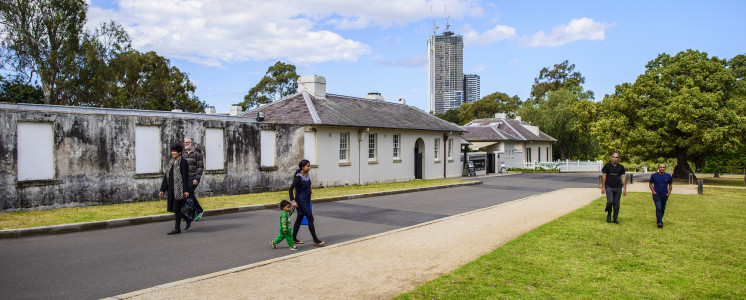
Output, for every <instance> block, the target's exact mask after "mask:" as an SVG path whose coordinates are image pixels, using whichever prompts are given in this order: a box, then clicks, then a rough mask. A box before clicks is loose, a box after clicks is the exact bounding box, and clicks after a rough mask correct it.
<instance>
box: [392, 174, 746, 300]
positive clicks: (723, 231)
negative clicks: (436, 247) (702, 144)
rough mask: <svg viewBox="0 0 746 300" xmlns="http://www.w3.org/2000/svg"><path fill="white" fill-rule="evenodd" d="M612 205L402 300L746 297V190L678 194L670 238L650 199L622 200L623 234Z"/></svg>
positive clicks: (591, 208)
mask: <svg viewBox="0 0 746 300" xmlns="http://www.w3.org/2000/svg"><path fill="white" fill-rule="evenodd" d="M605 201H606V200H605V199H599V200H596V201H594V202H593V203H591V204H590V205H588V206H586V207H584V208H581V209H579V210H577V211H575V212H573V213H571V214H568V215H566V216H563V217H561V218H559V219H557V220H555V221H552V222H550V223H547V224H545V225H543V226H541V227H539V228H537V229H535V230H533V231H531V232H528V233H526V234H524V235H522V236H520V237H518V238H516V239H515V240H513V241H510V242H508V243H506V244H505V245H503V246H502V247H500V248H498V249H496V250H494V251H493V252H491V253H489V254H487V255H485V256H482V257H481V258H479V259H477V260H475V261H473V262H471V263H469V264H467V265H464V266H462V267H461V268H459V269H457V270H455V271H453V272H451V273H449V274H446V275H444V276H441V277H439V278H437V279H434V280H432V281H429V282H427V283H425V284H423V285H421V286H419V287H418V288H416V289H415V290H413V291H410V292H408V293H404V294H402V295H400V296H398V297H397V299H503V298H519V299H525V298H530V299H567V298H573V299H574V298H588V299H609V298H624V299H686V298H691V299H713V298H719V299H722V298H727V299H744V298H746V235H745V234H744V233H743V232H744V231H743V228H744V227H746V218H744V217H743V216H744V214H745V213H746V205H744V204H746V191H744V190H733V189H718V188H711V189H708V192H707V193H706V194H705V195H673V196H672V197H671V198H670V199H669V201H668V205H667V207H666V216H665V217H664V220H663V221H664V223H665V224H666V225H665V226H664V228H663V229H658V228H657V227H656V226H655V207H654V205H653V203H652V201H651V196H650V194H649V193H630V194H628V196H627V197H623V198H622V206H621V214H620V218H619V219H620V221H621V222H622V224H621V225H616V224H607V223H606V222H605V220H604V219H605V213H604V212H603V208H604V206H605ZM485 238H488V237H485Z"/></svg>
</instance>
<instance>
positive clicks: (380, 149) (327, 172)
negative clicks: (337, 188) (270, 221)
mask: <svg viewBox="0 0 746 300" xmlns="http://www.w3.org/2000/svg"><path fill="white" fill-rule="evenodd" d="M314 128H316V130H317V132H316V147H317V151H316V159H317V161H318V168H315V169H314V170H312V172H313V173H315V181H318V182H319V183H320V184H323V185H344V184H359V183H361V182H362V183H363V184H365V183H375V182H394V181H411V180H414V147H415V142H416V141H417V139H418V138H422V140H423V141H424V144H425V147H424V149H422V151H423V153H424V163H423V174H422V175H423V178H424V179H433V178H443V165H444V164H445V165H446V172H447V177H460V176H461V172H462V165H461V164H462V162H461V160H460V159H459V157H460V146H459V143H460V141H461V139H460V135H459V134H458V133H455V134H452V135H451V137H449V139H450V138H454V139H455V141H457V142H454V144H453V158H452V159H451V160H448V159H447V157H446V155H447V151H446V149H445V148H443V147H444V146H443V145H444V144H443V132H436V131H421V130H420V131H415V130H394V129H375V128H371V129H369V130H367V131H366V129H362V130H361V129H359V128H352V127H349V128H340V127H314ZM342 132H349V142H348V147H349V153H348V162H341V161H340V160H339V134H340V133H342ZM371 133H373V134H377V141H376V144H377V145H376V147H377V149H376V150H377V151H376V160H375V161H370V160H369V159H368V134H371ZM394 134H399V135H401V140H400V149H399V152H400V154H399V158H394V150H393V135H394ZM360 138H362V140H360ZM435 138H439V139H440V152H441V159H440V162H435V161H434V160H433V152H434V148H433V147H434V145H433V143H434V140H435ZM304 143H305V142H304ZM446 145H447V143H446Z"/></svg>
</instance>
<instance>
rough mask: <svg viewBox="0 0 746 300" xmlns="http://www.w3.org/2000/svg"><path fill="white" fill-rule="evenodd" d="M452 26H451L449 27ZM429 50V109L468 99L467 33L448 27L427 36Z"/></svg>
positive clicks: (438, 111)
mask: <svg viewBox="0 0 746 300" xmlns="http://www.w3.org/2000/svg"><path fill="white" fill-rule="evenodd" d="M446 28H448V27H446ZM427 47H428V51H429V64H430V65H429V69H428V85H429V96H430V101H429V103H428V110H429V111H430V112H432V113H435V114H442V113H444V112H445V111H447V110H449V109H452V108H457V107H459V106H461V103H463V101H464V37H463V36H461V35H455V34H453V32H451V31H448V29H446V31H445V32H443V33H442V34H441V35H435V32H433V35H431V36H430V37H429V38H428V39H427Z"/></svg>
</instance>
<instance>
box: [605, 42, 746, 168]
mask: <svg viewBox="0 0 746 300" xmlns="http://www.w3.org/2000/svg"><path fill="white" fill-rule="evenodd" d="M743 66H744V56H743V55H739V56H737V57H735V58H733V59H731V60H723V59H719V58H717V57H709V56H708V55H707V53H704V52H699V51H695V50H687V51H682V52H679V53H678V54H676V55H675V56H671V55H668V54H665V53H664V54H660V55H659V56H658V57H657V58H655V59H654V60H652V61H650V62H649V63H648V64H647V65H646V71H645V73H644V74H642V75H640V76H639V77H637V79H636V80H635V82H634V83H624V84H621V85H618V86H616V89H615V92H614V93H613V94H611V95H606V97H604V99H603V101H602V102H601V103H600V104H599V106H598V111H597V116H596V121H595V122H594V123H593V124H592V125H591V131H592V132H593V134H594V136H596V137H597V138H598V140H599V142H600V143H601V145H602V147H603V148H604V149H606V150H607V152H621V153H627V154H629V155H634V156H639V157H642V158H657V157H676V158H677V165H676V167H675V168H674V176H676V177H683V178H686V177H688V173H690V172H691V168H690V167H689V164H688V163H687V162H688V161H689V160H691V159H692V158H694V157H696V156H715V155H719V154H725V153H728V152H729V151H733V150H735V149H738V148H742V147H743V143H744V135H745V134H746V99H745V98H744V95H746V91H745V90H744V81H743V75H744V68H743Z"/></svg>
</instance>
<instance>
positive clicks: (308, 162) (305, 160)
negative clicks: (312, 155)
mask: <svg viewBox="0 0 746 300" xmlns="http://www.w3.org/2000/svg"><path fill="white" fill-rule="evenodd" d="M310 163H311V162H310V161H308V160H307V159H304V160H301V161H300V163H298V170H295V174H293V176H295V175H298V173H300V170H301V169H303V167H305V166H306V165H307V164H310Z"/></svg>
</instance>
